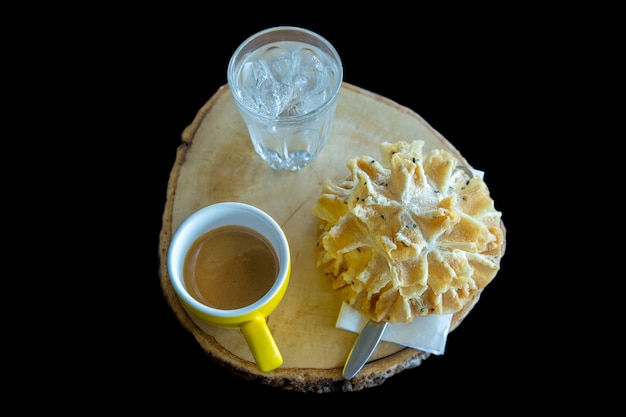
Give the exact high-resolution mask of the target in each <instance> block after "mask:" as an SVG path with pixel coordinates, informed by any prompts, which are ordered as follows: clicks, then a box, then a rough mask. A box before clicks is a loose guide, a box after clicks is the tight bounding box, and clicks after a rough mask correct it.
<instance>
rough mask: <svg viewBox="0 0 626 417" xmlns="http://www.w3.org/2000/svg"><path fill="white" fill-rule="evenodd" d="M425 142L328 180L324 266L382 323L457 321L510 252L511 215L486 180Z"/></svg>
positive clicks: (340, 290) (384, 150) (319, 210)
mask: <svg viewBox="0 0 626 417" xmlns="http://www.w3.org/2000/svg"><path fill="white" fill-rule="evenodd" d="M423 146H424V142H423V141H414V142H412V143H410V144H409V143H407V142H397V143H389V142H384V143H382V144H381V145H380V153H381V156H382V158H381V159H380V161H379V160H376V159H375V158H372V157H369V156H360V157H355V158H352V159H350V160H348V161H347V164H346V165H347V167H348V169H349V171H350V172H349V174H348V175H347V176H346V177H345V178H344V179H342V180H339V181H337V182H333V181H332V180H331V179H327V180H326V181H325V182H324V183H323V186H322V192H321V195H320V197H319V199H318V201H317V203H316V204H315V206H314V208H313V214H314V215H315V216H317V217H318V218H319V223H320V229H319V237H318V242H317V267H318V268H320V269H321V270H323V271H324V272H325V273H326V275H327V276H328V278H329V279H330V282H331V284H332V288H333V291H334V292H335V293H336V295H337V296H338V297H339V298H340V299H341V300H342V301H345V302H347V303H348V304H349V305H350V306H352V307H353V308H355V309H356V310H358V311H360V312H361V313H362V314H364V315H365V316H367V317H368V318H370V319H373V320H375V321H387V322H389V323H408V322H411V321H412V320H413V319H414V318H415V317H417V316H426V315H429V314H449V313H456V312H458V311H459V310H461V309H462V308H463V306H464V305H465V304H466V303H467V302H469V301H471V300H472V299H474V297H475V296H476V295H477V293H479V292H480V291H482V289H483V288H485V286H486V285H487V284H489V283H490V282H491V280H492V279H493V278H494V277H495V275H496V273H497V272H498V270H499V269H500V258H501V256H502V255H503V253H504V231H503V226H502V224H501V215H502V214H501V212H499V211H497V210H496V209H495V207H494V202H493V200H492V199H491V197H490V195H489V190H488V188H487V186H486V184H485V183H484V182H483V180H482V179H481V178H478V177H475V176H472V175H471V173H470V172H468V170H466V169H462V168H461V167H458V163H457V159H456V158H454V157H453V156H452V155H451V154H449V153H448V152H446V151H443V150H432V151H430V152H428V153H423Z"/></svg>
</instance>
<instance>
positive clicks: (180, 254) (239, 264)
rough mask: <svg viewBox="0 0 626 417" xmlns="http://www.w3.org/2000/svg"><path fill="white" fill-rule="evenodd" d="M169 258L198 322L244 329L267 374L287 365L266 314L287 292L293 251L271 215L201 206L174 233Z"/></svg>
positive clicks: (234, 205) (236, 206) (181, 295)
mask: <svg viewBox="0 0 626 417" xmlns="http://www.w3.org/2000/svg"><path fill="white" fill-rule="evenodd" d="M229 248H230V249H229ZM243 248H248V249H246V250H244V249H243ZM272 259H273V262H272ZM167 261H168V272H169V275H170V280H171V282H172V285H173V287H174V290H175V292H176V295H177V296H178V299H179V300H180V301H181V303H182V305H183V306H184V308H185V309H186V310H187V312H188V313H189V314H190V315H191V316H192V317H191V318H192V319H194V321H196V322H197V320H200V321H201V322H202V323H206V324H209V325H212V326H219V327H225V328H234V329H237V328H239V329H240V330H241V332H242V333H243V335H244V338H245V340H246V342H247V344H248V347H249V348H250V351H251V353H252V356H253V357H254V360H255V361H256V363H257V365H258V367H259V369H260V370H261V371H262V372H268V371H271V370H273V369H276V368H278V367H280V366H281V365H282V363H283V357H282V355H281V353H280V350H279V349H278V346H277V345H276V341H275V340H274V337H273V336H272V334H271V332H270V329H269V327H268V325H267V321H266V318H267V317H268V316H269V315H270V313H271V312H272V311H274V309H275V308H276V307H277V306H278V304H279V303H280V301H281V300H282V298H283V296H284V294H285V291H286V290H287V286H288V284H289V277H290V273H291V255H290V251H289V244H288V242H287V238H286V237H285V234H284V232H283V230H282V228H281V227H280V226H279V225H278V224H277V223H276V221H275V220H274V219H273V218H272V217H270V216H269V215H268V214H267V213H265V212H263V211H262V210H260V209H259V208H257V207H254V206H251V205H248V204H243V203H238V202H223V203H216V204H212V205H209V206H206V207H204V208H201V209H199V210H198V211H196V212H194V213H193V214H191V215H190V216H189V217H188V218H187V219H186V220H185V221H184V222H183V223H182V224H181V225H180V227H179V228H178V230H177V231H176V233H174V235H173V236H172V240H171V242H170V247H169V252H168V259H167ZM249 271H254V273H253V274H249ZM246 274H248V275H250V276H248V277H245V276H244V275H246ZM239 275H241V279H240V278H239ZM262 276H265V278H263V279H262ZM191 277H195V278H191ZM194 280H195V281H194ZM246 280H247V281H246ZM263 282H265V283H263ZM255 292H256V294H255ZM246 297H247V298H246Z"/></svg>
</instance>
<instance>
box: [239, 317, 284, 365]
mask: <svg viewBox="0 0 626 417" xmlns="http://www.w3.org/2000/svg"><path fill="white" fill-rule="evenodd" d="M239 327H240V329H241V332H242V333H243V336H244V337H245V338H246V342H248V347H249V348H250V351H251V352H252V356H254V360H255V361H256V364H257V366H258V367H259V369H260V370H261V372H268V371H271V370H274V369H276V368H278V367H279V366H281V365H282V364H283V356H282V355H281V354H280V351H279V350H278V346H277V345H276V341H275V340H274V337H273V336H272V333H271V332H270V329H269V327H268V326H267V322H266V321H265V318H264V317H262V316H261V315H258V316H256V317H254V318H253V319H252V320H249V321H247V322H245V323H242V324H241V325H240V326H239Z"/></svg>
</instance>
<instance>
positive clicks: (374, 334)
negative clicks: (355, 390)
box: [343, 320, 387, 379]
mask: <svg viewBox="0 0 626 417" xmlns="http://www.w3.org/2000/svg"><path fill="white" fill-rule="evenodd" d="M386 328H387V322H386V321H382V322H376V321H374V320H368V322H367V323H366V324H365V327H363V330H361V333H360V334H359V336H358V337H357V338H356V340H355V341H354V345H352V349H350V353H349V354H348V359H347V360H346V364H345V365H344V367H343V377H344V378H345V379H352V378H354V376H355V375H356V374H357V373H359V371H360V370H361V368H363V366H364V365H365V364H366V363H367V360H368V359H369V358H370V356H372V353H373V352H374V350H375V349H376V346H378V342H380V339H381V338H382V337H383V333H385V329H386Z"/></svg>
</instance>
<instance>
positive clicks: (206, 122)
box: [159, 82, 478, 393]
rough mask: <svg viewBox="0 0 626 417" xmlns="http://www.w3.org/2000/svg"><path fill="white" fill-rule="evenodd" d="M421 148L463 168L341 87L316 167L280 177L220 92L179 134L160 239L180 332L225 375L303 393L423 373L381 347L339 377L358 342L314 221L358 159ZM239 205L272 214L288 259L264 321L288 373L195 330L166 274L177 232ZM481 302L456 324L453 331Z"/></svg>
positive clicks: (380, 100) (401, 110) (208, 330)
mask: <svg viewBox="0 0 626 417" xmlns="http://www.w3.org/2000/svg"><path fill="white" fill-rule="evenodd" d="M416 139H420V140H424V141H425V146H424V151H425V152H427V151H429V150H430V149H434V148H440V149H446V150H447V151H449V152H451V153H452V154H453V155H454V156H455V157H457V158H458V159H459V161H460V163H462V164H466V166H470V165H469V163H468V162H467V161H466V160H465V159H464V158H463V156H462V155H461V154H460V153H459V152H458V151H457V150H456V149H455V148H454V146H453V145H452V144H450V143H449V142H448V141H447V140H446V139H445V138H444V137H443V136H442V135H441V134H439V133H438V132H437V131H436V130H434V129H433V128H432V127H431V126H430V125H429V124H428V123H427V122H426V121H425V120H423V119H422V118H421V117H420V116H419V115H418V114H416V113H415V112H413V111H412V110H410V109H407V108H405V107H402V106H400V105H398V104H397V103H395V102H393V101H391V100H389V99H386V98H384V97H381V96H379V95H376V94H373V93H371V92H368V91H366V90H363V89H361V88H358V87H356V86H353V85H350V84H347V83H345V82H344V84H343V86H342V89H341V92H340V96H339V101H338V104H337V112H336V115H335V119H334V122H333V125H332V128H331V131H330V136H329V138H328V142H327V143H326V145H325V147H324V149H323V150H322V152H321V154H320V155H319V156H318V158H317V159H316V160H315V161H313V162H312V163H311V164H310V165H309V166H307V167H305V168H304V169H302V170H301V171H300V172H290V171H275V170H272V169H271V168H269V167H268V166H267V165H266V164H265V163H264V162H263V161H262V160H261V158H260V157H259V156H258V155H257V154H256V153H255V152H254V150H253V148H252V144H251V142H250V139H249V136H248V132H247V130H246V127H245V125H244V122H243V120H242V119H241V117H240V115H239V113H238V111H237V109H236V107H235V104H234V102H233V99H232V95H231V93H230V90H229V88H228V86H227V85H224V86H222V87H220V88H219V89H218V91H217V92H216V93H215V95H214V96H213V97H211V98H210V99H209V101H208V102H207V103H206V104H205V105H204V106H203V107H202V108H201V109H200V110H199V111H198V113H197V115H196V117H195V119H194V120H193V122H192V123H191V125H189V126H188V127H187V128H186V129H185V130H184V132H183V134H182V143H181V144H180V146H179V147H178V149H177V154H176V161H175V163H174V166H173V168H172V171H171V173H170V178H169V183H168V189H167V202H166V205H165V210H164V213H163V226H162V230H161V234H160V242H159V244H160V247H159V255H160V280H161V287H162V289H163V293H164V295H165V298H166V300H167V302H168V304H169V305H170V307H171V308H172V310H173V311H174V313H175V314H176V316H177V317H178V318H179V320H180V322H181V323H182V325H183V326H184V327H185V328H186V329H187V330H189V331H190V332H192V333H193V335H194V336H195V338H196V340H197V341H198V343H199V344H200V345H201V346H202V348H203V349H205V350H206V351H207V352H208V354H209V355H210V356H211V357H212V358H213V359H215V360H216V361H218V362H219V363H220V364H222V365H223V366H224V367H225V368H227V369H228V370H229V371H231V372H233V373H234V374H236V375H239V376H241V377H243V378H245V379H248V380H257V381H259V382H260V383H263V384H267V385H271V386H276V387H280V388H283V389H286V390H294V391H302V392H318V393H322V392H332V391H357V390H360V389H363V388H366V387H372V386H376V385H379V384H381V383H382V382H384V381H385V379H386V378H388V377H390V376H393V375H394V374H396V373H398V372H401V371H402V370H404V369H409V368H414V367H416V366H419V365H420V364H421V362H422V360H424V359H426V358H427V357H428V356H429V355H428V354H427V353H425V352H421V351H419V350H415V349H411V348H406V347H403V346H400V345H396V344H393V343H389V342H381V343H380V344H379V345H378V347H377V349H376V351H375V352H374V354H373V355H372V357H371V358H370V360H369V362H368V363H367V364H366V365H365V366H364V367H363V369H362V370H361V372H359V373H358V374H357V375H356V376H355V377H354V378H353V379H352V380H350V381H346V380H345V379H344V378H343V376H342V374H341V372H342V369H343V366H344V363H345V361H346V358H347V356H348V353H349V351H350V349H351V347H352V345H353V343H354V341H355V339H356V337H357V335H356V334H355V333H351V332H348V331H345V330H341V329H337V328H336V327H335V322H336V320H337V316H338V313H339V309H340V307H341V301H340V300H339V299H338V298H336V296H335V295H334V293H333V292H332V290H331V288H330V284H329V282H328V281H327V279H326V277H325V276H324V274H323V273H322V272H320V271H318V270H317V268H316V265H315V255H314V248H315V242H316V239H317V218H316V217H315V216H314V215H313V214H312V208H313V205H314V204H315V202H316V201H317V198H318V197H319V194H320V192H321V187H322V182H323V181H324V180H325V179H326V178H333V179H337V178H343V177H345V176H346V175H347V174H348V169H347V167H346V161H347V160H348V159H350V158H352V157H354V156H360V155H369V156H372V157H374V158H376V159H379V158H380V153H379V151H378V146H379V144H380V143H381V142H383V141H389V142H396V141H400V140H404V141H407V142H411V141H412V140H416ZM222 201H239V202H243V203H248V204H252V205H254V206H257V207H259V208H261V209H262V210H264V211H266V212H267V213H268V214H270V215H271V216H272V217H273V218H274V219H275V220H276V221H277V222H278V223H279V224H280V225H281V227H282V228H283V230H284V232H285V234H286V236H287V239H288V240H289V245H290V249H291V256H292V273H291V281H290V285H289V288H288V289H287V292H286V294H285V296H284V298H283V301H282V302H281V304H280V305H279V306H278V308H277V309H276V310H275V311H274V312H273V313H272V314H271V315H270V317H268V324H269V327H270V329H271V331H272V333H273V335H274V338H275V339H276V343H277V345H278V347H279V349H280V351H281V353H282V355H283V359H284V363H283V366H282V367H280V368H278V369H276V370H274V371H271V372H267V373H263V372H261V371H259V370H258V368H257V367H256V364H255V363H254V361H253V358H252V355H251V354H250V351H249V350H248V347H247V345H246V343H245V340H244V338H243V335H242V334H241V332H240V331H239V330H233V329H222V328H217V327H211V326H206V325H199V324H197V323H195V322H194V321H193V320H192V319H191V318H190V317H189V316H188V314H187V313H186V311H185V310H184V309H183V307H182V305H181V304H180V302H179V301H178V299H177V298H176V296H175V293H174V289H173V287H172V285H171V283H170V281H169V275H168V272H167V251H168V246H169V243H170V239H171V237H172V235H173V233H174V232H175V231H176V229H177V228H178V227H179V226H180V224H181V223H182V222H183V220H185V219H186V218H187V217H188V216H189V215H191V214H192V213H193V212H195V211H196V210H198V209H200V208H202V207H204V206H206V205H209V204H213V203H217V202H222ZM477 301H478V296H477V297H476V298H475V299H474V300H473V301H472V302H470V303H468V305H467V307H466V308H465V309H464V310H463V311H460V312H458V313H456V314H455V315H454V317H453V320H452V324H451V327H450V331H452V330H454V329H455V328H456V327H457V326H458V325H459V323H460V322H461V320H462V319H463V318H464V317H465V316H466V315H467V314H468V313H469V311H470V310H471V308H472V307H473V306H474V305H475V303H476V302H477Z"/></svg>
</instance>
